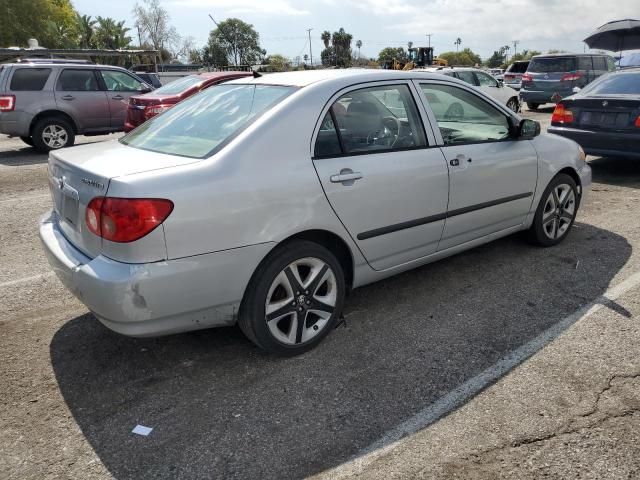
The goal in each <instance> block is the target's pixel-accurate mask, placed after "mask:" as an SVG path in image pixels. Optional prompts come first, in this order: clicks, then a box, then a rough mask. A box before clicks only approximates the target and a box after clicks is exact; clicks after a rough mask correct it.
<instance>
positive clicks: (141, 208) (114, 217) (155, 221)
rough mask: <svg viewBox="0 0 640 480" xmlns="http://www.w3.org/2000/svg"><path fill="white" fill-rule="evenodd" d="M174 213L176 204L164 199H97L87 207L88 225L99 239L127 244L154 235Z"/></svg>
mask: <svg viewBox="0 0 640 480" xmlns="http://www.w3.org/2000/svg"><path fill="white" fill-rule="evenodd" d="M172 211H173V202H172V201H171V200H165V199H162V198H115V197H96V198H94V199H92V200H91V201H90V202H89V205H87V210H86V212H85V221H86V223H87V227H88V228H89V231H90V232H92V233H94V234H96V235H98V236H99V237H102V238H104V239H105V240H109V241H110V242H118V243H128V242H133V241H135V240H138V239H140V238H142V237H144V236H145V235H148V234H149V233H151V232H152V231H153V230H154V229H155V228H156V227H157V226H158V225H160V224H161V223H162V222H164V221H165V220H166V219H167V217H168V216H169V215H170V214H171V212H172Z"/></svg>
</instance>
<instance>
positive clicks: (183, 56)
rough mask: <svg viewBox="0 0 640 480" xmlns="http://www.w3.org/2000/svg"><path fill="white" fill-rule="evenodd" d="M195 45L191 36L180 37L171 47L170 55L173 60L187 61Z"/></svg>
mask: <svg viewBox="0 0 640 480" xmlns="http://www.w3.org/2000/svg"><path fill="white" fill-rule="evenodd" d="M195 43H196V42H195V39H194V38H193V37H191V36H187V37H182V38H181V39H180V40H179V41H178V42H176V43H174V44H173V45H172V46H171V54H172V56H173V58H177V59H179V60H182V61H189V58H190V56H191V52H192V51H194V50H195ZM196 63H199V62H196Z"/></svg>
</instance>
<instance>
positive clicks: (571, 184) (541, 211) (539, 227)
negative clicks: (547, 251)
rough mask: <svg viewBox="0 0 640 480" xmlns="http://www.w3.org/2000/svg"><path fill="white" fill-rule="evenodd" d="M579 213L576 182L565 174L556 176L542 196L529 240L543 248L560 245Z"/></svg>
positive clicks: (530, 230)
mask: <svg viewBox="0 0 640 480" xmlns="http://www.w3.org/2000/svg"><path fill="white" fill-rule="evenodd" d="M577 213H578V188H577V186H576V182H575V180H573V178H571V177H570V176H569V175H566V174H564V173H561V174H559V175H556V176H555V177H554V178H553V180H551V182H550V183H549V185H548V186H547V188H546V189H545V191H544V193H543V194H542V198H541V200H540V203H539V204H538V208H537V210H536V215H535V217H534V219H533V224H532V225H531V228H530V229H529V232H528V233H529V239H530V240H531V241H533V242H534V243H536V244H538V245H541V246H543V247H550V246H552V245H556V244H558V243H560V242H561V241H562V240H564V239H565V238H566V236H567V235H568V234H569V230H570V229H571V226H572V225H573V222H574V220H575V218H576V214H577Z"/></svg>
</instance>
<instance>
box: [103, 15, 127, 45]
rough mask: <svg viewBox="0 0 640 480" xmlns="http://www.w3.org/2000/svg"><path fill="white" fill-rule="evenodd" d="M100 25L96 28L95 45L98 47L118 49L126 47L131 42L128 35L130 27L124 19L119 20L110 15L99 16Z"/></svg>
mask: <svg viewBox="0 0 640 480" xmlns="http://www.w3.org/2000/svg"><path fill="white" fill-rule="evenodd" d="M97 19H98V27H97V28H96V30H95V33H94V37H95V45H96V47H97V48H102V49H108V50H118V49H120V48H126V47H127V46H128V45H129V44H130V43H131V37H130V36H128V35H127V32H128V31H129V30H130V29H129V28H127V27H125V26H124V20H122V21H120V22H118V21H116V20H114V19H113V18H109V17H97Z"/></svg>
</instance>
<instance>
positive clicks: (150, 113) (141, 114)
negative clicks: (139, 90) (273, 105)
mask: <svg viewBox="0 0 640 480" xmlns="http://www.w3.org/2000/svg"><path fill="white" fill-rule="evenodd" d="M252 75H253V73H252V72H204V73H197V74H195V75H188V76H186V77H182V78H179V79H178V80H174V81H172V82H170V83H167V84H166V85H165V86H163V87H160V88H158V89H157V90H154V91H153V92H151V93H147V94H145V95H136V96H134V97H131V98H129V105H128V107H127V118H126V120H125V123H124V131H125V132H129V131H131V130H133V129H134V128H136V127H137V126H138V125H141V124H142V123H144V122H146V121H147V120H149V119H150V118H151V117H154V116H156V115H158V114H159V113H162V112H164V111H165V110H169V109H170V108H171V107H173V106H174V105H175V104H176V103H178V102H181V101H182V100H184V99H185V98H187V97H190V96H191V95H193V94H195V93H198V92H199V91H201V90H204V89H205V88H209V87H210V86H212V85H216V84H218V83H222V82H226V81H228V80H233V79H234V78H242V77H250V76H252Z"/></svg>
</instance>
